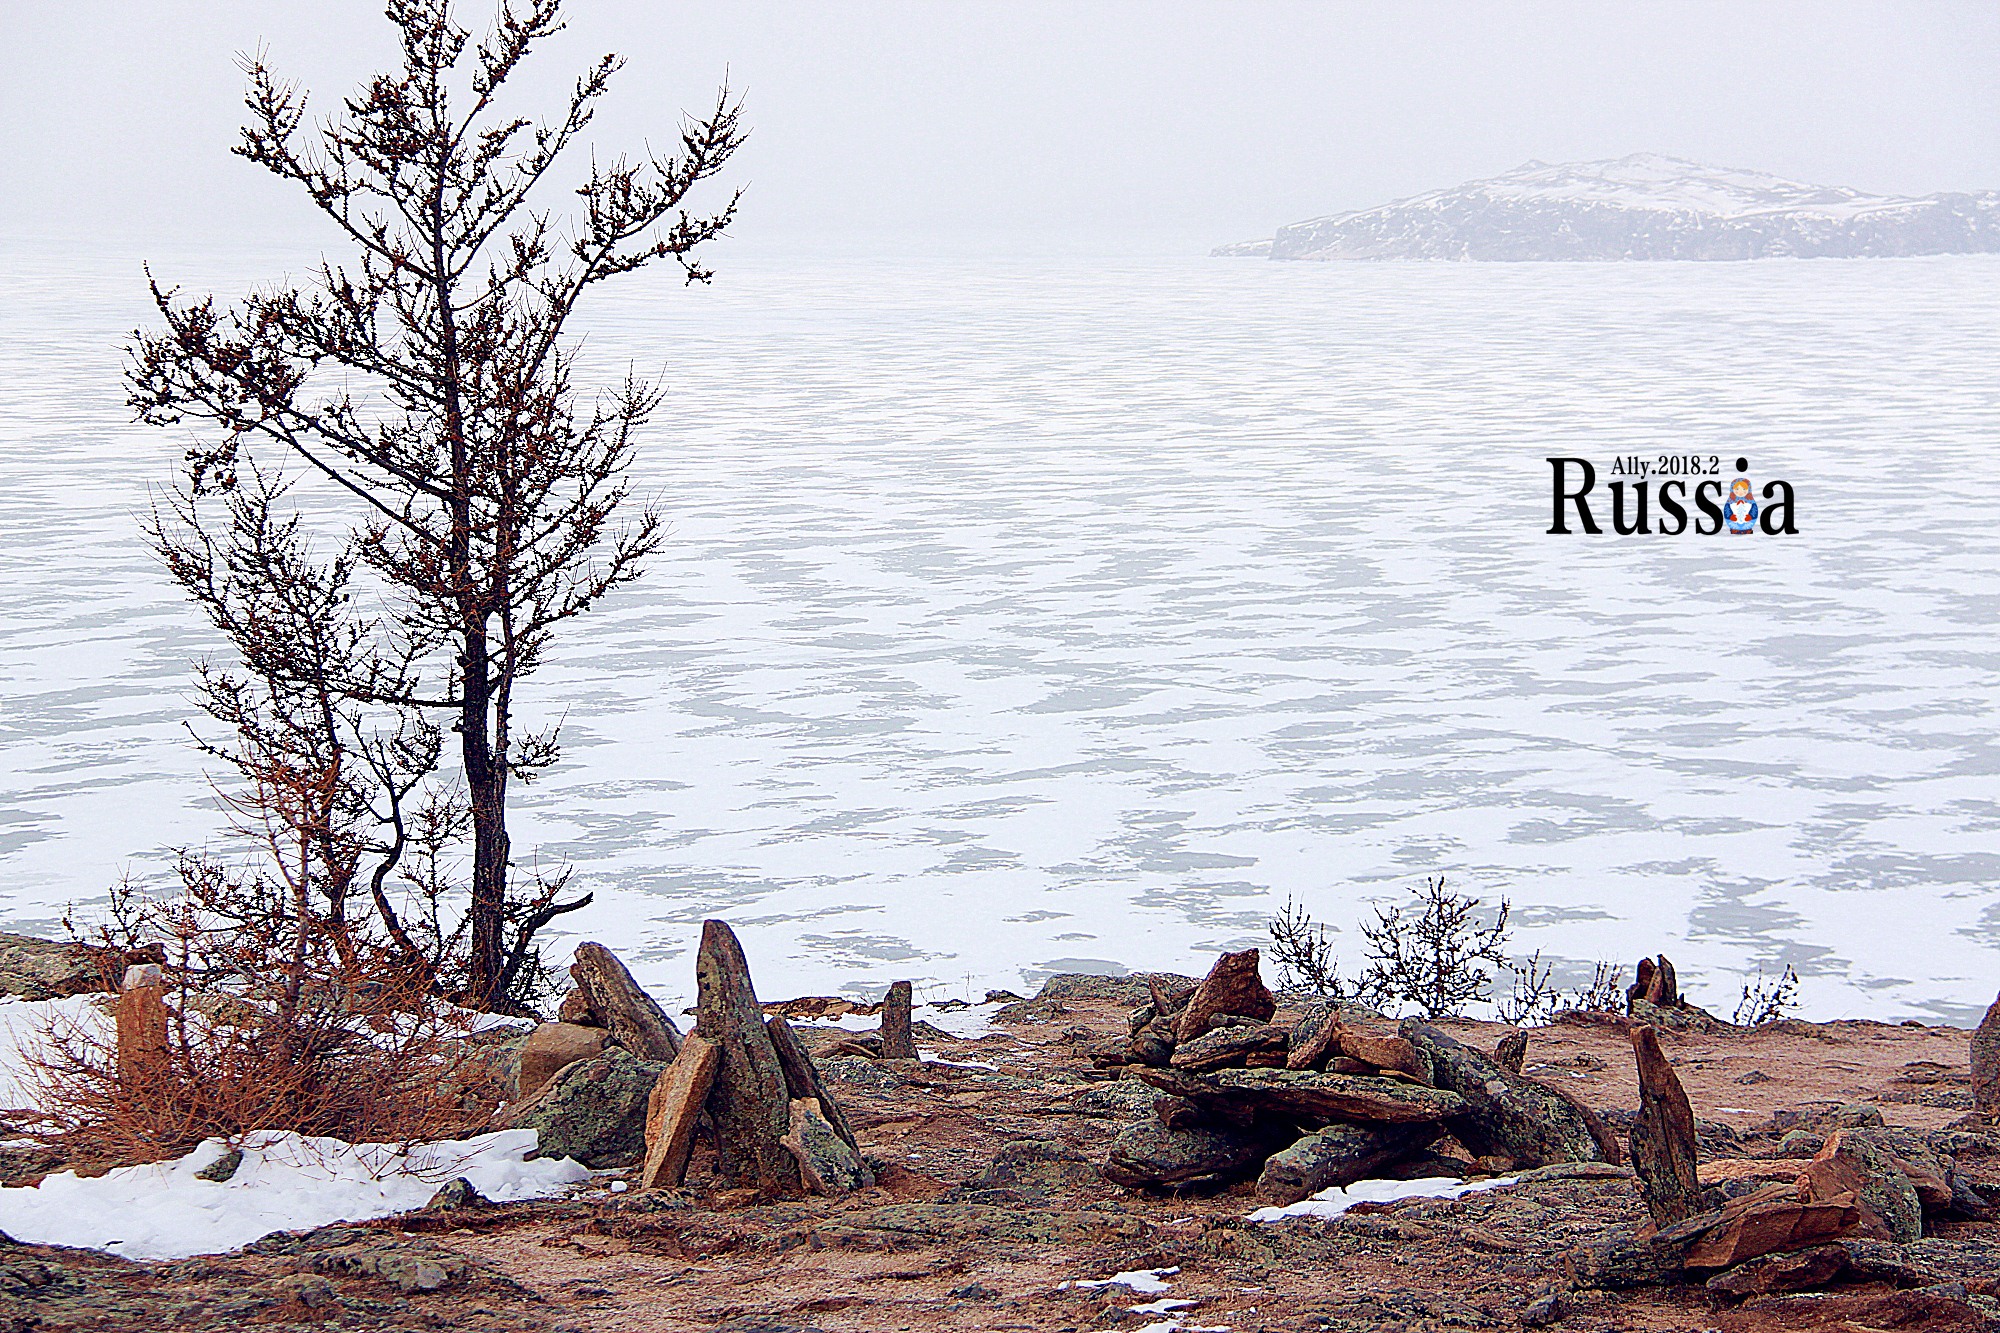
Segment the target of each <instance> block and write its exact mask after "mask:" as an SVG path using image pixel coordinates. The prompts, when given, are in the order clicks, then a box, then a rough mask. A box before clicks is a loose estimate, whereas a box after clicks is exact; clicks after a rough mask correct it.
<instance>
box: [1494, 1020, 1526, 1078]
mask: <svg viewBox="0 0 2000 1333" xmlns="http://www.w3.org/2000/svg"><path fill="white" fill-rule="evenodd" d="M1527 1059H1528V1034H1527V1033H1526V1032H1525V1031H1523V1030H1521V1029H1520V1028H1516V1029H1515V1030H1514V1031H1512V1032H1510V1033H1508V1034H1507V1035H1506V1036H1504V1037H1502V1038H1501V1039H1500V1044H1499V1045H1498V1046H1495V1047H1494V1048H1493V1063H1494V1064H1496V1065H1499V1066H1500V1067H1501V1068H1502V1069H1504V1070H1506V1071H1507V1072H1508V1073H1510V1074H1518V1073H1520V1072H1521V1066H1522V1065H1523V1064H1525V1063H1527Z"/></svg>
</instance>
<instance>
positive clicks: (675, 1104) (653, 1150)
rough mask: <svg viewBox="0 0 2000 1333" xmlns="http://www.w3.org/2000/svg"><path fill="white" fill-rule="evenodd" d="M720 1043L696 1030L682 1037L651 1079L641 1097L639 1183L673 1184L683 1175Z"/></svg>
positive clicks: (644, 1186)
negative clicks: (642, 1148)
mask: <svg viewBox="0 0 2000 1333" xmlns="http://www.w3.org/2000/svg"><path fill="white" fill-rule="evenodd" d="M721 1062H722V1048H721V1047H719V1046H717V1045H716V1044H715V1043H714V1042H712V1041H709V1040H708V1039H707V1038H705V1037H702V1036H699V1035H689V1036H687V1037H684V1038H682V1039H681V1051H680V1054H679V1055H676V1056H675V1057H674V1062H673V1064H672V1065H671V1066H669V1067H668V1069H667V1072H666V1073H665V1074H663V1075H661V1076H660V1080H659V1082H657V1083H655V1084H654V1085H653V1092H652V1095H651V1097H649V1098H648V1099H647V1102H646V1160H645V1166H644V1168H643V1169H642V1170H641V1172H640V1175H639V1188H640V1189H648V1190H649V1189H654V1188H656V1187H659V1186H669V1187H671V1186H674V1185H678V1184H680V1183H681V1181H682V1180H683V1179H685V1178H686V1176H687V1167H688V1157H689V1155H690V1154H691V1153H692V1152H693V1150H694V1130H695V1125H696V1123H697V1122H698V1121H699V1120H700V1119H701V1109H702V1105H703V1103H705V1102H706V1101H707V1100H708V1094H709V1090H710V1089H711V1088H712V1087H713V1086H714V1085H715V1071H716V1067H717V1066H718V1065H719V1064H721Z"/></svg>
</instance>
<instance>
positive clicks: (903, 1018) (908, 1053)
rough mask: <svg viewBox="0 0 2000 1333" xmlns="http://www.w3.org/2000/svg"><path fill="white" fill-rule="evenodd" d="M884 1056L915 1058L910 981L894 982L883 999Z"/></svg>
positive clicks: (889, 1058)
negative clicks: (911, 1025)
mask: <svg viewBox="0 0 2000 1333" xmlns="http://www.w3.org/2000/svg"><path fill="white" fill-rule="evenodd" d="M882 1058H883V1059H884V1060H914V1059H916V1058H917V1039H916V1037H915V1036H914V1035H913V1034H912V1033H911V1031H910V983H909V982H907V981H898V982H894V983H893V984H891V985H890V987H889V994H888V995H887V996H885V997H884V998H883V1000H882Z"/></svg>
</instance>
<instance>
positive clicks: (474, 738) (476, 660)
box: [458, 626, 508, 1009]
mask: <svg viewBox="0 0 2000 1333" xmlns="http://www.w3.org/2000/svg"><path fill="white" fill-rule="evenodd" d="M463 663H464V667H463V669H464V679H463V681H462V684H461V688H463V690H464V692H465V694H464V703H463V705H462V706H461V707H460V709H459V717H458V735H459V753H460V755H461V757H462V759H463V760H464V764H465V788H466V792H467V794H468V796H470V798H471V801H472V901H471V904H470V906H469V908H468V909H467V913H468V916H467V923H466V925H467V933H468V935H469V936H470V937H471V938H470V949H471V958H470V960H469V961H470V964H471V974H470V977H469V979H468V982H467V989H468V990H469V992H470V994H469V995H468V997H467V1003H468V1004H469V1006H470V1007H471V1008H474V1009H492V1008H494V1007H495V1006H496V1005H498V1004H499V1003H501V1001H502V999H503V997H502V996H501V995H500V993H499V990H500V980H501V978H500V973H501V970H502V968H504V967H505V966H506V959H505V954H506V940H505V938H504V928H505V925H506V920H507V854H508V848H507V789H506V775H505V774H504V773H503V772H502V771H501V769H500V766H499V765H498V764H497V763H496V762H495V759H494V754H493V744H492V738H491V736H490V735H489V733H488V730H487V728H488V724H489V722H490V718H489V714H490V712H491V710H492V698H491V695H490V694H489V692H488V691H487V689H486V672H487V666H488V658H487V645H486V634H485V630H484V627H483V626H481V627H480V628H479V629H477V630H473V629H467V630H466V632H465V636H464V655H463Z"/></svg>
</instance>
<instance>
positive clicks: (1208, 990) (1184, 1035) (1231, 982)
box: [1174, 949, 1278, 1041]
mask: <svg viewBox="0 0 2000 1333" xmlns="http://www.w3.org/2000/svg"><path fill="white" fill-rule="evenodd" d="M1258 959H1259V955H1258V952H1257V951H1256V950H1255V949H1245V950H1243V951H1242V952H1241V953H1226V954H1224V955H1222V957H1220V958H1218V959H1216V960H1215V966H1214V967H1211V968H1210V969H1209V970H1208V975H1207V976H1206V977H1204V978H1202V982H1201V984H1200V985H1199V986H1197V987H1195V991H1194V994H1193V995H1192V996H1190V997H1189V998H1188V1002H1187V1008H1185V1009H1183V1010H1181V1016H1180V1019H1179V1020H1178V1021H1177V1022H1176V1023H1175V1024H1174V1037H1175V1039H1176V1040H1177V1041H1192V1040H1194V1039H1195V1038H1196V1037H1199V1036H1200V1035H1201V1034H1202V1033H1204V1032H1206V1031H1208V1030H1209V1028H1211V1027H1213V1026H1214V1024H1215V1020H1216V1018H1218V1017H1219V1016H1221V1015H1223V1014H1241V1015H1242V1016H1244V1017H1245V1018H1254V1019H1256V1020H1257V1021H1258V1022H1259V1023H1268V1022H1270V1021H1271V1015H1272V1014H1275V1013H1277V1012H1278V1000H1277V997H1276V996H1274V995H1272V994H1271V991H1270V988H1269V987H1267V986H1266V985H1265V984H1264V978H1263V977H1262V976H1260V975H1259V974H1258V971H1257V963H1258Z"/></svg>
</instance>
